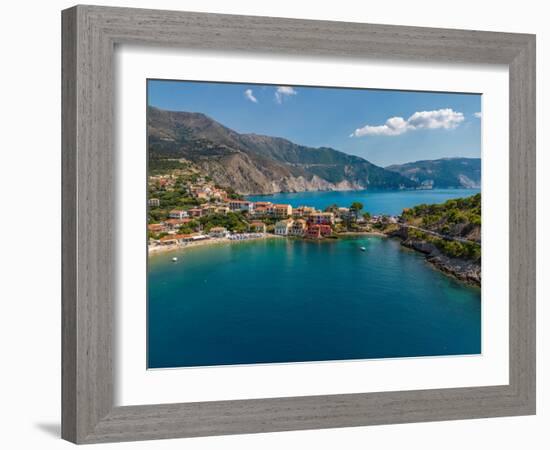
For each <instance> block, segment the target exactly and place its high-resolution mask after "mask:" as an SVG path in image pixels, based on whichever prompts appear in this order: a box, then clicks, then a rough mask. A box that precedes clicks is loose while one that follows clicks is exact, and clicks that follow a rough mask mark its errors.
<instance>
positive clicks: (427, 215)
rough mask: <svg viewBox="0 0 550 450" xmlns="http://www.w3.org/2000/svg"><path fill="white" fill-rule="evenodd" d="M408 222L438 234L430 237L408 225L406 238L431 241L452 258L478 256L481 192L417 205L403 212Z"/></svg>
mask: <svg viewBox="0 0 550 450" xmlns="http://www.w3.org/2000/svg"><path fill="white" fill-rule="evenodd" d="M402 218H403V219H404V221H405V222H406V223H407V224H408V225H413V226H415V227H418V228H421V229H423V230H429V231H432V232H434V233H438V234H439V235H441V236H442V237H438V236H433V235H430V234H429V233H425V232H423V231H422V230H419V229H413V228H409V230H408V238H409V239H413V240H423V241H426V242H430V243H432V244H434V245H435V246H436V247H437V248H438V249H439V250H440V251H441V252H442V253H444V254H445V255H447V256H450V257H453V258H464V259H471V260H476V261H477V260H480V258H481V245H480V242H481V194H476V195H473V196H471V197H466V198H459V199H453V200H448V201H446V202H445V203H441V204H434V205H426V204H422V205H418V206H415V207H414V208H410V209H406V210H404V211H403V214H402Z"/></svg>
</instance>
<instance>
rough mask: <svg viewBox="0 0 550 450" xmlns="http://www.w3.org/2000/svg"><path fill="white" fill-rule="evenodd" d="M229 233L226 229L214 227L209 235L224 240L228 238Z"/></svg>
mask: <svg viewBox="0 0 550 450" xmlns="http://www.w3.org/2000/svg"><path fill="white" fill-rule="evenodd" d="M228 234H229V232H228V231H227V229H226V228H225V227H213V228H210V231H209V232H208V235H209V236H210V237H213V238H224V237H227V235H228Z"/></svg>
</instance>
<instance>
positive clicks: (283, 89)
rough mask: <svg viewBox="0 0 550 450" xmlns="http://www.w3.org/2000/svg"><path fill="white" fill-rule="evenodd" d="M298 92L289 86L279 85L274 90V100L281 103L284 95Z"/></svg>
mask: <svg viewBox="0 0 550 450" xmlns="http://www.w3.org/2000/svg"><path fill="white" fill-rule="evenodd" d="M297 94H298V92H296V90H295V89H294V88H293V87H291V86H279V87H278V88H277V90H276V91H275V101H276V102H277V103H279V104H281V103H283V99H284V98H285V97H288V96H291V95H297Z"/></svg>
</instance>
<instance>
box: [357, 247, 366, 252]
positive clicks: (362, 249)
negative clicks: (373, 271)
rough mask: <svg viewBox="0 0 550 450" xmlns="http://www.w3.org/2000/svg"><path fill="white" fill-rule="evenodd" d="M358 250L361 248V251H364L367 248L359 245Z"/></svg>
mask: <svg viewBox="0 0 550 450" xmlns="http://www.w3.org/2000/svg"><path fill="white" fill-rule="evenodd" d="M359 250H361V251H362V252H364V251H365V250H367V249H366V248H365V247H359Z"/></svg>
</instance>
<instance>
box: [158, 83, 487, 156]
mask: <svg viewBox="0 0 550 450" xmlns="http://www.w3.org/2000/svg"><path fill="white" fill-rule="evenodd" d="M148 103H149V105H151V106H156V107H158V108H163V109H168V110H171V111H189V112H201V113H204V114H206V115H208V116H209V117H211V118H213V119H214V120H217V121H218V122H220V123H222V124H223V125H225V126H227V127H229V128H232V129H233V130H235V131H237V132H239V133H257V134H265V135H268V136H279V137H284V138H286V139H289V140H291V141H293V142H295V143H297V144H302V145H308V146H312V147H322V146H325V147H332V148H335V149H336V150H340V151H343V152H346V153H350V154H354V155H358V156H361V157H363V158H365V159H367V160H369V161H371V162H373V163H374V164H378V165H380V166H387V165H389V164H396V163H404V162H409V161H417V160H422V159H437V158H443V157H453V156H464V157H472V158H478V157H480V154H481V114H480V111H481V96H480V95H477V94H454V93H451V94H449V93H432V92H408V91H387V90H376V89H341V88H318V87H304V86H272V85H258V84H241V83H205V82H189V81H168V80H149V81H148Z"/></svg>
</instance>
